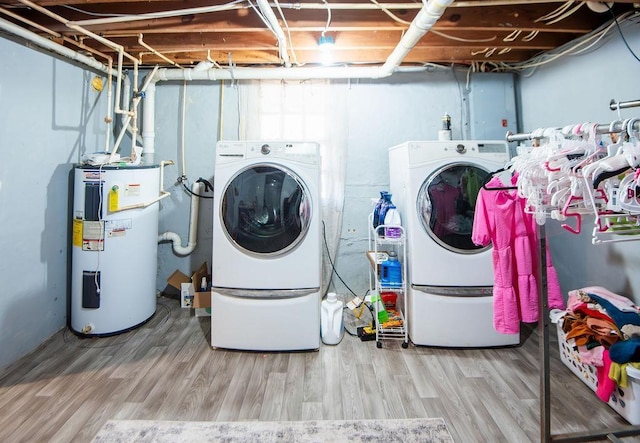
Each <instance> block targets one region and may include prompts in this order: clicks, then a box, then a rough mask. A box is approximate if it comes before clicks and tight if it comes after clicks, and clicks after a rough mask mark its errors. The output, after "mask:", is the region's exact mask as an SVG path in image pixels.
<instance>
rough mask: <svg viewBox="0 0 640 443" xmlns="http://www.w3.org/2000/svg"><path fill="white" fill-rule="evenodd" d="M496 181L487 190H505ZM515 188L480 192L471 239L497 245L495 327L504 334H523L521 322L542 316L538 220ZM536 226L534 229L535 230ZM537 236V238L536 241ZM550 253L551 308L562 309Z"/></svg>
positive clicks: (494, 303) (548, 262) (496, 179)
mask: <svg viewBox="0 0 640 443" xmlns="http://www.w3.org/2000/svg"><path fill="white" fill-rule="evenodd" d="M504 186H505V185H504V184H503V183H502V181H501V180H500V179H499V178H498V177H494V178H493V179H491V181H489V183H487V187H489V188H497V187H504ZM523 203H524V202H523V201H522V199H521V198H519V197H518V196H517V193H516V192H515V190H494V191H490V190H486V189H484V188H481V189H480V192H479V193H478V199H477V201H476V209H475V215H474V220H473V232H472V235H471V240H472V241H473V242H474V243H475V244H476V245H480V246H487V245H488V244H490V243H493V251H492V254H493V268H494V286H493V308H494V310H493V325H494V328H495V330H496V331H498V332H501V333H504V334H516V333H518V332H520V322H525V323H533V322H536V321H538V318H539V303H538V284H537V278H536V275H537V262H538V253H537V249H536V248H532V245H534V244H536V242H537V238H535V232H536V231H535V220H534V219H533V217H532V216H531V214H527V213H525V212H524V204H523ZM532 228H534V229H533V230H532ZM532 236H533V237H532ZM550 257H551V256H550V254H549V253H547V271H549V268H550V269H551V272H548V273H547V283H548V285H547V286H548V295H549V307H550V308H558V309H564V300H563V298H562V293H561V291H560V285H559V283H558V279H557V275H556V272H555V269H553V265H552V264H551V261H550Z"/></svg>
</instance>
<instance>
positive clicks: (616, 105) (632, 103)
mask: <svg viewBox="0 0 640 443" xmlns="http://www.w3.org/2000/svg"><path fill="white" fill-rule="evenodd" d="M638 106H640V100H630V101H626V102H617V101H615V99H613V98H612V99H611V102H610V103H609V109H611V110H612V111H616V110H618V109H625V108H635V107H638Z"/></svg>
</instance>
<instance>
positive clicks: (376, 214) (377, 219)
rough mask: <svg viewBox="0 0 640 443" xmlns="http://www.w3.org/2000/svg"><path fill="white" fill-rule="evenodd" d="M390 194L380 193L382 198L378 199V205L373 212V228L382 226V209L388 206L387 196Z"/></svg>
mask: <svg viewBox="0 0 640 443" xmlns="http://www.w3.org/2000/svg"><path fill="white" fill-rule="evenodd" d="M387 194H388V192H387V191H380V198H379V199H378V202H377V203H376V207H375V208H374V210H373V228H374V229H375V228H377V227H378V225H380V224H382V223H380V210H381V209H382V206H384V205H385V204H386V195H387Z"/></svg>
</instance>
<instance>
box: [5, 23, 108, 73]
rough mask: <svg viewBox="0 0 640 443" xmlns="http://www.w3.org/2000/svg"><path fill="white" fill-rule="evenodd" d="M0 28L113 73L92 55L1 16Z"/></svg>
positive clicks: (65, 55)
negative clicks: (81, 52) (89, 55)
mask: <svg viewBox="0 0 640 443" xmlns="http://www.w3.org/2000/svg"><path fill="white" fill-rule="evenodd" d="M0 29H3V30H5V31H7V32H9V33H11V34H14V35H17V36H18V37H21V38H23V39H25V40H27V41H30V42H32V43H35V44H36V45H38V46H40V47H41V48H43V49H46V50H49V51H54V52H56V53H57V54H59V55H62V56H64V57H66V58H68V59H71V60H73V61H76V62H79V63H82V64H84V65H86V66H89V67H90V68H93V69H95V70H97V71H100V72H104V73H105V74H109V72H111V73H112V75H114V74H115V72H114V71H113V70H109V68H108V67H107V66H106V65H105V64H104V63H100V62H99V61H97V60H96V59H94V58H92V57H87V56H86V55H84V54H80V53H79V52H76V51H74V50H72V49H69V48H67V47H66V46H62V45H60V44H58V43H56V42H54V41H52V40H49V39H48V38H44V37H41V36H39V35H38V34H35V33H33V32H31V31H28V30H26V29H24V28H23V27H21V26H18V25H16V24H14V23H11V22H9V21H7V20H5V19H3V18H0Z"/></svg>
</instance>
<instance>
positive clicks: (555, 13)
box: [533, 0, 575, 23]
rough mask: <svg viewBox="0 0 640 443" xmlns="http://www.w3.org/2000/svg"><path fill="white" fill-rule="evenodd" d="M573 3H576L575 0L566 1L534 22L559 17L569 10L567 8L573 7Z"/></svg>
mask: <svg viewBox="0 0 640 443" xmlns="http://www.w3.org/2000/svg"><path fill="white" fill-rule="evenodd" d="M573 3H575V2H574V1H573V0H571V1H567V2H564V3H563V4H562V5H560V6H559V7H557V8H556V9H554V10H553V11H551V12H550V13H548V14H546V15H543V16H542V17H538V18H537V19H535V20H534V21H533V22H534V23H538V22H546V21H549V20H554V19H556V18H557V17H560V16H561V15H562V14H564V13H565V12H567V10H568V9H569V8H570V7H571V5H573Z"/></svg>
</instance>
